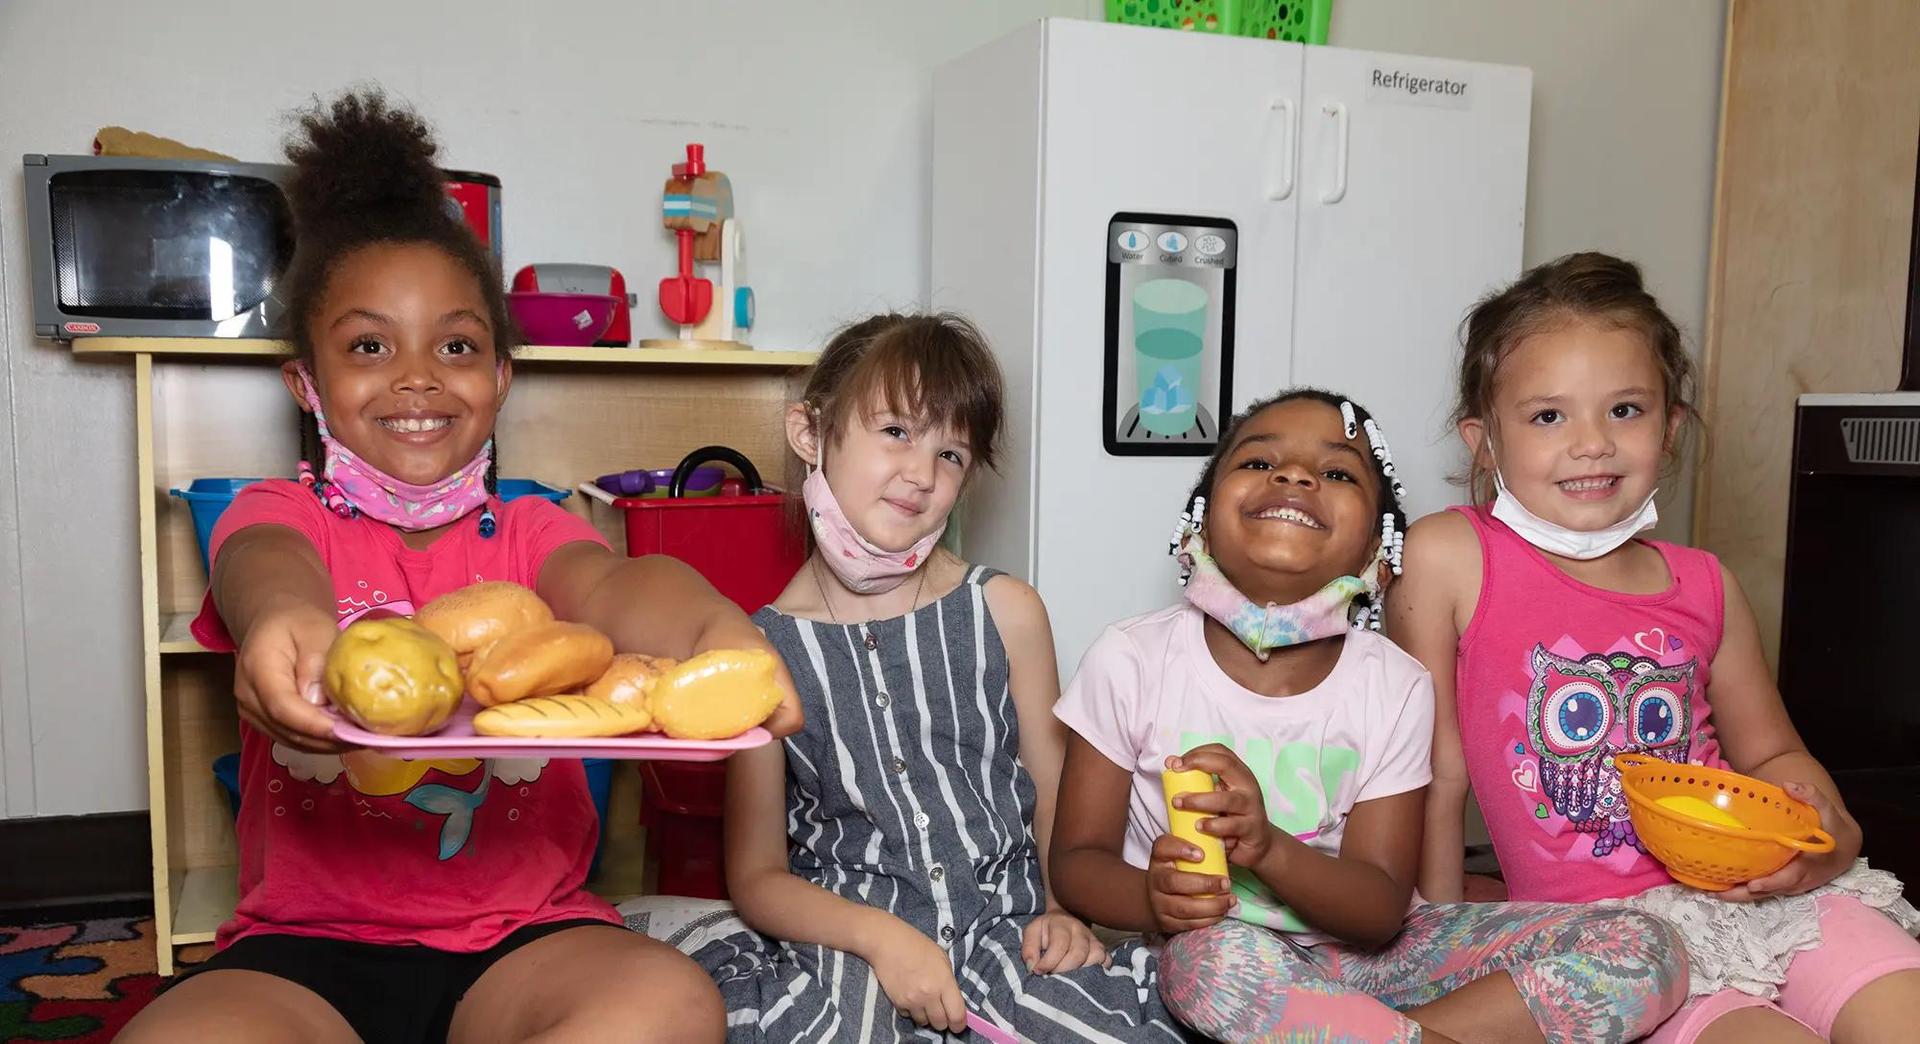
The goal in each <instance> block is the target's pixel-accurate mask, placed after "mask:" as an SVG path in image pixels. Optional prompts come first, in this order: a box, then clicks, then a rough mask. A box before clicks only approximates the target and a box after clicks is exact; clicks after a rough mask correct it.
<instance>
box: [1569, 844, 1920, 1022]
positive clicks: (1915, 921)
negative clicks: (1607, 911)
mask: <svg viewBox="0 0 1920 1044" xmlns="http://www.w3.org/2000/svg"><path fill="white" fill-rule="evenodd" d="M1900 892H1901V887H1900V879H1899V878H1897V877H1894V876H1893V875H1892V874H1890V873H1887V872H1886V871H1885V870H1875V869H1872V868H1871V867H1869V866H1867V861H1866V860H1864V859H1861V860H1858V861H1856V862H1855V863H1854V864H1853V868H1852V869H1850V870H1848V871H1847V872H1846V873H1844V874H1841V875H1840V876H1839V877H1836V878H1834V879H1833V880H1832V881H1830V882H1828V883H1827V884H1825V885H1822V886H1821V887H1819V888H1816V889H1814V890H1813V891H1811V892H1808V893H1806V894H1805V895H1789V896H1776V897H1774V898H1772V899H1762V900H1760V901H1759V902H1754V903H1729V902H1726V901H1724V900H1720V899H1716V898H1714V897H1713V893H1711V892H1702V891H1698V890H1696V889H1693V888H1688V887H1687V886H1686V885H1680V884H1671V885H1663V886H1662V887H1659V888H1653V889H1649V890H1647V891H1645V892H1642V893H1640V894H1639V895H1636V896H1633V897H1632V898H1629V899H1609V900H1607V901H1606V902H1607V904H1608V905H1613V906H1625V907H1628V908H1631V909H1635V910H1640V911H1643V912H1646V913H1650V914H1653V915H1655V916H1657V917H1661V918H1664V919H1666V920H1667V921H1670V922H1672V924H1673V925H1674V926H1675V927H1677V928H1679V929H1680V934H1681V936H1682V937H1684V938H1685V939H1686V942H1687V961H1688V963H1689V965H1690V966H1691V967H1692V969H1693V981H1692V983H1691V984H1690V987H1689V993H1690V995H1692V996H1695V997H1699V996H1703V995H1705V994H1709V993H1718V992H1720V991H1721V990H1724V989H1727V988H1728V987H1732V988H1733V989H1736V990H1739V991H1740V992H1742V993H1748V994H1752V995H1753V996H1756V997H1765V998H1767V999H1768V1000H1772V999H1773V998H1775V997H1777V996H1779V994H1780V985H1781V984H1782V983H1784V982H1786V981H1787V965H1788V964H1790V963H1792V962H1793V955H1794V954H1796V953H1799V952H1800V951H1802V950H1811V949H1813V948H1814V947H1816V946H1818V945H1820V917H1819V912H1818V910H1817V909H1816V908H1815V902H1816V901H1817V900H1818V899H1819V898H1820V897H1821V896H1825V895H1846V896H1851V897H1853V898H1855V899H1858V900H1859V901H1860V902H1862V903H1864V904H1866V905H1867V906H1869V907H1872V908H1873V909H1875V910H1879V911H1880V912H1881V913H1884V914H1886V915H1887V917H1888V918H1889V919H1890V920H1892V921H1893V922H1894V923H1896V924H1898V925H1899V926H1900V927H1901V928H1903V929H1905V930H1906V932H1907V934H1908V935H1913V934H1915V933H1916V932H1920V911H1916V910H1915V909H1914V908H1913V905H1912V904H1911V903H1908V902H1907V901H1906V899H1904V898H1902V897H1901V895H1900Z"/></svg>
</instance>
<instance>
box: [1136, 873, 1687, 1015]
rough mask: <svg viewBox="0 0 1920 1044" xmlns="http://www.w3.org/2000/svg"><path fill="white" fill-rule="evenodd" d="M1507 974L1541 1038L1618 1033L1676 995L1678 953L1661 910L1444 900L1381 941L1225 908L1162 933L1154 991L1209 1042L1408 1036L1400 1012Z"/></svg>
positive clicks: (1682, 986) (1683, 972)
mask: <svg viewBox="0 0 1920 1044" xmlns="http://www.w3.org/2000/svg"><path fill="white" fill-rule="evenodd" d="M1502 971H1504V972H1506V973H1507V974H1508V975H1509V976H1510V977H1511V978H1512V979H1513V985H1514V987H1515V988H1516V989H1518V990H1519V992H1520V999H1521V1000H1523V1001H1525V1002H1526V1005H1527V1010H1528V1011H1529V1012H1531V1013H1532V1015H1533V1021H1534V1022H1535V1023H1537V1024H1538V1025H1539V1027H1540V1032H1541V1033H1542V1034H1543V1035H1545V1037H1546V1038H1547V1040H1548V1041H1580V1042H1583V1044H1587V1042H1603V1041H1627V1040H1634V1039H1636V1038H1639V1037H1641V1036H1644V1035H1646V1034H1647V1033H1648V1032H1650V1031H1652V1030H1653V1028H1654V1027H1655V1026H1658V1025H1660V1022H1661V1020H1663V1019H1665V1018H1666V1017H1667V1016H1668V1015H1671V1014H1672V1013H1673V1012H1674V1010H1675V1009H1677V1008H1678V1007H1680V1004H1681V1002H1682V1001H1684V1000H1686V996H1687V960H1686V950H1685V948H1684V947H1683V945H1682V943H1681V940H1680V935H1679V933H1678V932H1677V931H1675V930H1674V928H1673V927H1672V926H1671V925H1669V924H1667V922H1665V921H1662V920H1660V919H1659V918H1657V917H1653V916H1651V915H1649V914H1643V913H1640V912H1638V911H1635V910H1616V909H1605V908H1598V907H1586V906H1570V905H1563V904H1558V903H1451V904H1447V905H1442V906H1426V907H1422V908H1420V909H1418V910H1415V911H1414V912H1413V913H1412V914H1411V915H1409V916H1408V918H1407V923H1406V926H1405V927H1404V928H1402V929H1401V931H1400V934H1399V935H1398V936H1395V937H1394V940H1393V941H1392V942H1390V943H1388V944H1387V945H1386V946H1384V947H1382V948H1381V949H1379V950H1361V949H1357V948H1354V947H1349V946H1346V945H1344V944H1341V943H1322V944H1320V945H1317V946H1302V945H1299V944H1298V943H1295V942H1294V941H1293V940H1291V939H1289V938H1288V937H1286V936H1285V935H1282V934H1280V933H1278V932H1274V931H1272V930H1269V929H1266V928H1262V927H1259V926H1257V925H1252V924H1248V923H1246V922H1245V921H1236V920H1231V919H1229V920H1225V921H1221V922H1220V923H1219V924H1216V925H1213V926H1212V927H1210V928H1203V929H1200V930H1198V931H1192V932H1184V933H1182V934H1180V935H1176V936H1174V937H1173V938H1172V939H1170V940H1168V942H1167V945H1166V948H1165V950H1164V951H1163V952H1162V953H1161V955H1160V995H1161V997H1162V998H1163V999H1165V1000H1166V1002H1167V1007H1168V1008H1170V1009H1172V1011H1173V1013H1174V1015H1175V1016H1177V1017H1178V1018H1179V1019H1180V1020H1181V1021H1182V1022H1184V1023H1186V1024H1187V1025H1188V1026H1190V1027H1192V1028H1193V1029H1195V1030H1197V1031H1199V1032H1201V1033H1204V1034H1206V1035H1208V1036H1210V1037H1212V1038H1214V1039H1216V1040H1221V1041H1333V1040H1337V1041H1341V1042H1345V1044H1388V1042H1392V1044H1411V1042H1415V1041H1418V1040H1419V1039H1420V1026H1419V1025H1418V1024H1417V1023H1415V1022H1414V1021H1413V1020H1412V1019H1409V1018H1407V1017H1406V1016H1404V1015H1401V1014H1400V1012H1402V1011H1405V1010H1406V1009H1408V1008H1414V1007H1418V1006H1419V1005H1422V1004H1426V1003H1428V1002H1429V1001H1433V1000H1437V999H1439V998H1440V997H1443V996H1445V995H1447V994H1448V993H1451V992H1452V991H1454V990H1456V989H1459V988H1460V987H1462V986H1465V985H1466V984H1467V983H1469V982H1472V981H1473V980H1475V979H1478V978H1481V977H1483V976H1487V975H1491V974H1493V973H1495V972H1502Z"/></svg>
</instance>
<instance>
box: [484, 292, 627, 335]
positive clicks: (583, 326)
mask: <svg viewBox="0 0 1920 1044" xmlns="http://www.w3.org/2000/svg"><path fill="white" fill-rule="evenodd" d="M619 305H620V298H618V297H614V296H613V295H611V294H563V293H551V292H547V293H542V292H539V291H526V292H521V293H512V294H508V295H507V311H508V312H509V313H511V314H512V315H513V321H514V322H516V323H518V324H520V329H521V331H522V332H523V333H525V334H526V335H527V343H528V344H552V345H563V346H582V345H589V344H592V343H594V342H595V341H598V340H599V339H600V336H601V335H602V334H604V333H606V332H607V328H608V327H609V326H612V325H613V313H614V309H616V308H618V307H619Z"/></svg>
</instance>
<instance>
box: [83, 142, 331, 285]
mask: <svg viewBox="0 0 1920 1044" xmlns="http://www.w3.org/2000/svg"><path fill="white" fill-rule="evenodd" d="M51 195H52V199H51V203H52V207H51V209H52V215H53V226H54V256H55V258H56V273H55V276H56V287H57V290H58V293H59V297H60V304H61V307H62V308H63V309H64V310H66V311H68V312H70V313H72V314H76V315H102V316H137V317H141V318H154V319H211V320H215V321H220V320H225V319H229V318H232V317H233V316H235V315H239V314H243V313H246V312H249V311H252V310H253V309H254V308H256V307H258V306H259V305H260V304H261V302H263V301H265V300H266V299H267V297H268V295H269V294H271V293H272V292H273V286H274V282H275V280H277V279H278V278H279V276H280V273H281V272H282V271H284V270H285V268H286V265H287V262H288V260H289V259H290V258H291V256H292V253H293V239H292V235H291V231H290V230H291V228H292V221H291V217H290V216H289V214H288V212H287V207H286V202H285V199H284V197H282V196H281V194H280V190H279V188H278V187H276V186H274V185H273V184H272V183H270V182H267V181H263V180H260V179H257V178H248V177H235V176H231V175H224V174H204V173H156V172H150V171H124V172H123V171H85V172H77V173H74V174H70V175H61V176H58V177H56V178H55V179H54V180H53V182H52V186H51Z"/></svg>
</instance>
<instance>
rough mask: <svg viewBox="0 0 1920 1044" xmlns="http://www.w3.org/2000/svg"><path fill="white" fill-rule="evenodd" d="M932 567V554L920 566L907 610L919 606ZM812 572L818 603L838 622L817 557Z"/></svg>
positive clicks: (838, 616)
mask: <svg viewBox="0 0 1920 1044" xmlns="http://www.w3.org/2000/svg"><path fill="white" fill-rule="evenodd" d="M932 567H933V561H932V556H928V560H927V561H926V562H925V563H924V564H922V565H921V566H920V582H919V583H918V584H916V585H914V588H913V604H912V605H910V606H908V607H907V612H909V613H911V612H914V611H915V610H917V609H919V608H920V596H921V595H922V594H923V593H925V591H926V589H927V571H928V570H929V569H931V568H932ZM812 572H813V585H814V586H815V587H818V588H819V589H820V604H822V605H824V606H826V607H827V616H829V617H830V618H832V620H833V622H834V623H836V624H838V623H840V614H839V613H836V612H834V611H833V599H831V598H828V597H827V585H826V582H825V581H824V580H821V579H820V560H819V559H818V558H816V559H814V560H813V570H812ZM860 629H861V630H862V631H864V630H866V626H865V625H864V624H863V625H861V628H860Z"/></svg>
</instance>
